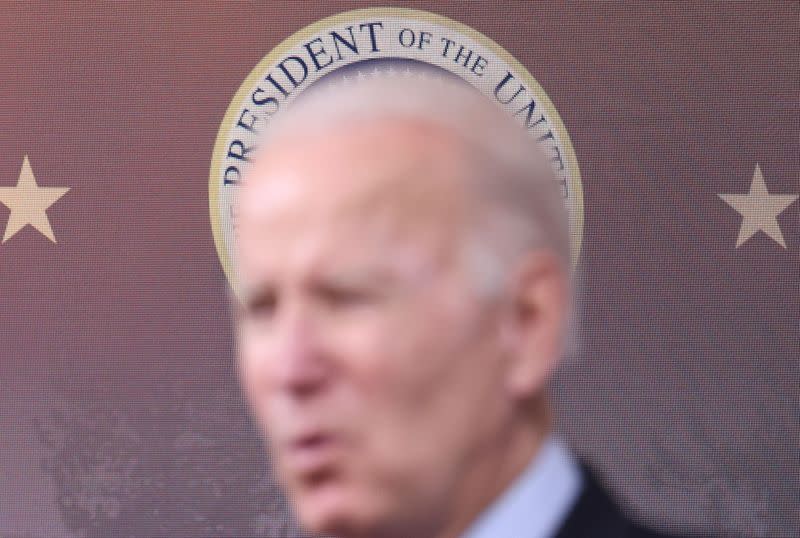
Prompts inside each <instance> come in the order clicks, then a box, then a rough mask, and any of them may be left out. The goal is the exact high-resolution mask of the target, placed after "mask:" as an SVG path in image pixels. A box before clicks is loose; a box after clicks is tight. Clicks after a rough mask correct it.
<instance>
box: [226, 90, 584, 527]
mask: <svg viewBox="0 0 800 538" xmlns="http://www.w3.org/2000/svg"><path fill="white" fill-rule="evenodd" d="M238 210H239V213H238V214H239V219H238V227H237V247H238V270H239V275H240V278H241V290H242V292H241V294H242V302H243V308H242V310H241V317H240V320H239V337H238V338H239V353H240V361H241V374H242V379H243V382H244V385H245V389H246V392H247V395H248V397H249V400H250V403H251V405H252V407H253V410H254V414H255V416H256V418H257V420H258V421H259V423H260V424H261V425H262V426H263V428H264V430H265V432H266V433H267V434H268V436H269V441H270V446H271V448H272V451H273V455H274V457H275V462H276V465H277V469H278V472H279V476H280V478H281V480H282V482H283V484H284V485H285V486H286V488H287V490H288V493H289V494H290V495H291V497H292V499H293V502H294V503H295V506H296V507H297V512H298V514H299V517H300V520H301V522H302V523H303V524H304V525H305V526H306V527H308V528H309V529H311V530H314V531H321V532H328V533H334V534H338V535H340V536H343V537H345V536H353V537H355V536H372V537H380V536H402V537H408V536H436V535H441V536H445V535H452V534H453V533H457V532H460V531H462V530H463V529H464V528H465V527H466V526H467V525H468V524H469V523H470V521H471V519H472V518H474V517H475V515H476V514H477V513H478V512H479V511H480V510H482V509H483V508H485V506H486V505H487V503H488V502H490V501H491V500H492V498H493V497H494V496H496V495H497V494H498V492H499V491H501V490H502V489H503V488H504V487H506V486H507V485H508V482H509V481H510V480H511V479H512V478H513V477H514V476H515V475H516V474H517V473H518V472H519V471H520V470H521V468H522V467H524V466H525V464H526V463H527V460H528V458H530V456H531V455H532V453H533V452H535V450H536V447H537V446H538V443H539V441H540V440H541V438H542V436H543V435H544V433H545V431H546V429H547V419H546V413H545V410H544V402H543V399H542V395H543V390H544V385H545V382H546V379H547V377H548V375H549V373H550V372H551V371H552V369H553V367H554V365H555V364H556V362H557V359H558V357H559V355H560V352H561V347H562V343H563V339H564V335H565V328H566V318H567V314H568V310H569V303H570V300H569V298H570V278H569V274H570V259H569V240H568V233H567V224H566V222H567V221H566V216H565V214H564V213H565V211H564V208H563V205H562V202H561V200H560V198H559V196H558V192H557V189H556V186H555V183H554V182H553V181H552V176H551V172H550V171H549V167H548V166H547V163H546V162H544V160H543V159H542V157H541V156H539V155H538V153H537V151H536V149H535V142H534V141H533V140H532V139H529V138H528V137H527V136H526V135H525V133H524V132H522V131H521V129H519V128H518V127H517V126H516V124H514V123H513V122H512V121H511V120H510V119H508V118H506V117H505V116H504V114H503V113H502V112H501V111H500V110H499V109H497V108H495V106H494V105H493V104H492V103H491V102H490V101H489V100H488V99H485V98H484V97H483V96H481V95H479V94H478V93H477V92H475V91H474V90H472V89H471V88H469V87H467V86H458V87H454V86H451V85H450V84H441V83H434V82H426V81H419V80H413V81H398V80H395V81H392V82H391V83H388V82H386V81H370V82H365V83H362V84H359V85H356V86H351V87H350V88H340V89H338V90H335V91H329V92H325V93H322V92H317V93H316V94H312V95H309V96H307V97H306V99H305V102H302V101H301V102H298V103H296V104H295V105H293V107H292V108H290V109H288V110H287V111H286V112H285V113H284V114H283V116H281V117H280V118H279V119H278V120H277V121H276V122H275V123H274V124H273V125H271V126H270V132H269V134H268V138H267V139H265V140H264V143H263V144H262V147H261V148H260V150H259V154H258V157H257V158H256V159H255V161H254V163H253V165H252V168H251V169H250V171H249V173H248V176H247V178H246V183H245V185H244V187H243V189H242V192H241V193H240V198H239V207H238Z"/></svg>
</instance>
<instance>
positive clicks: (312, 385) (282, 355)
mask: <svg viewBox="0 0 800 538" xmlns="http://www.w3.org/2000/svg"><path fill="white" fill-rule="evenodd" d="M275 354H276V356H275V368H274V370H273V374H274V376H275V382H276V384H277V386H278V387H279V388H280V389H281V390H284V391H287V392H290V393H292V394H293V395H295V396H302V397H307V396H311V395H313V394H314V393H316V392H319V391H320V390H322V389H323V388H324V387H325V385H326V384H327V383H328V381H329V378H330V374H331V363H330V361H329V360H328V359H329V358H328V356H327V354H326V350H325V349H324V346H323V345H322V342H321V339H320V334H319V330H318V327H317V325H316V324H315V321H314V319H313V316H312V315H310V313H309V312H308V311H307V310H302V309H301V308H293V309H291V311H290V312H286V315H285V317H284V318H283V320H282V323H281V324H280V330H279V333H278V338H277V345H276V350H275Z"/></svg>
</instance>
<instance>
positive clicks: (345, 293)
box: [320, 286, 373, 306]
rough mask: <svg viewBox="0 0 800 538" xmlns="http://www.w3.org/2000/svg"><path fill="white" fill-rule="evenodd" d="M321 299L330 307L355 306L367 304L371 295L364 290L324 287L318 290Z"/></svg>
mask: <svg viewBox="0 0 800 538" xmlns="http://www.w3.org/2000/svg"><path fill="white" fill-rule="evenodd" d="M320 296H321V298H322V299H323V300H324V301H325V302H326V303H327V304H329V305H331V306H356V305H361V304H365V303H368V302H370V301H371V300H372V298H373V295H372V294H371V293H370V292H369V291H367V290H364V289H359V288H344V287H335V286H326V287H324V288H322V289H320Z"/></svg>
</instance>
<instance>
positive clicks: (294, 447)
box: [284, 432, 339, 475]
mask: <svg viewBox="0 0 800 538" xmlns="http://www.w3.org/2000/svg"><path fill="white" fill-rule="evenodd" d="M338 446H339V442H338V439H337V437H336V436H335V435H333V434H329V433H324V432H313V433H308V434H305V435H301V436H298V437H297V438H295V439H294V440H293V441H291V442H289V443H287V444H286V445H285V448H284V453H285V462H286V465H287V467H288V468H289V470H290V471H291V472H293V473H298V474H301V475H308V474H315V473H317V472H319V471H320V470H323V469H324V468H326V467H329V466H330V465H331V464H332V463H333V462H334V458H335V456H336V452H337V448H338Z"/></svg>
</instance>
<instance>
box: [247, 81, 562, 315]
mask: <svg viewBox="0 0 800 538" xmlns="http://www.w3.org/2000/svg"><path fill="white" fill-rule="evenodd" d="M381 119H388V120H397V121H404V120H405V121H409V120H410V121H415V122H416V121H421V122H425V123H428V124H431V125H432V126H436V127H438V128H440V129H442V130H444V131H445V132H447V133H449V134H452V136H453V137H454V138H455V139H456V140H459V141H460V142H462V143H463V146H464V157H465V159H467V160H468V161H469V164H470V165H471V166H470V167H469V168H470V169H471V170H472V174H471V175H470V177H467V178H464V182H465V186H467V188H469V189H471V192H472V193H473V194H474V195H475V198H476V200H477V201H478V203H477V204H476V205H477V206H478V209H479V213H480V214H478V215H475V221H474V224H475V226H474V230H473V232H474V233H471V234H468V236H467V238H466V241H465V244H464V249H463V251H462V252H463V256H464V261H465V263H466V264H467V268H468V270H469V271H470V272H471V273H472V274H473V275H474V277H475V279H474V282H475V285H476V291H478V292H480V293H481V294H482V295H483V296H485V297H495V296H497V294H498V293H499V292H500V291H501V290H502V289H503V288H504V286H505V283H506V281H507V277H508V274H509V271H510V270H511V268H512V267H513V262H514V261H515V260H516V259H517V258H518V257H519V256H521V255H522V254H524V253H525V252H526V251H528V250H530V249H533V248H538V247H545V248H547V249H549V250H551V251H552V252H554V253H555V254H556V255H557V256H558V258H559V260H560V261H561V264H562V266H563V269H564V272H565V274H566V276H567V280H568V282H569V283H570V295H572V292H573V291H574V290H573V287H572V284H573V282H572V281H573V278H572V266H573V261H572V259H571V249H570V234H569V224H568V218H567V212H566V209H565V207H564V203H563V201H562V199H561V196H560V192H559V189H558V187H557V183H556V181H555V175H554V171H553V169H552V167H551V164H550V162H549V161H548V159H547V158H546V157H545V155H544V153H543V152H542V151H541V150H540V149H539V147H538V145H537V144H536V142H535V140H534V139H533V138H532V137H530V136H529V135H528V134H527V132H526V131H525V130H524V129H523V128H522V126H521V125H518V124H517V123H516V122H515V121H514V120H513V119H512V118H511V117H510V116H508V115H507V114H506V113H504V112H503V111H502V110H501V109H500V108H499V106H497V105H495V104H494V103H493V102H492V101H491V100H490V99H489V98H487V97H485V96H484V95H482V94H481V93H479V92H478V91H477V90H475V89H474V88H473V87H471V86H469V85H468V84H466V83H463V82H454V81H449V80H446V79H442V78H441V77H425V78H419V77H409V78H406V77H395V78H392V79H387V78H376V79H367V80H363V81H358V82H352V83H350V84H349V85H345V84H339V85H337V86H335V87H330V86H328V87H326V86H322V87H314V88H312V89H310V90H308V91H306V92H304V94H302V96H301V97H300V98H299V99H298V100H297V101H296V102H293V103H292V104H291V105H290V106H289V107H288V108H287V109H286V110H285V111H284V112H282V113H281V114H279V115H277V116H276V117H275V118H274V119H272V120H271V122H270V125H269V127H268V128H267V129H266V133H265V136H264V137H263V138H262V140H261V143H260V144H259V146H260V147H259V151H261V150H263V149H264V148H265V147H266V148H268V147H269V146H270V144H271V142H272V141H274V140H278V139H280V138H282V137H285V136H287V135H289V134H301V135H302V134H303V133H305V134H308V132H309V131H311V130H313V131H314V132H316V133H320V132H325V131H328V130H336V131H339V132H344V131H346V129H347V128H348V126H353V125H354V124H358V123H362V122H366V121H369V122H371V121H376V120H381ZM571 302H572V303H573V305H574V302H575V301H574V297H571ZM571 310H572V309H571ZM572 314H573V312H571V313H570V317H571V316H572ZM570 321H571V320H570Z"/></svg>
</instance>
